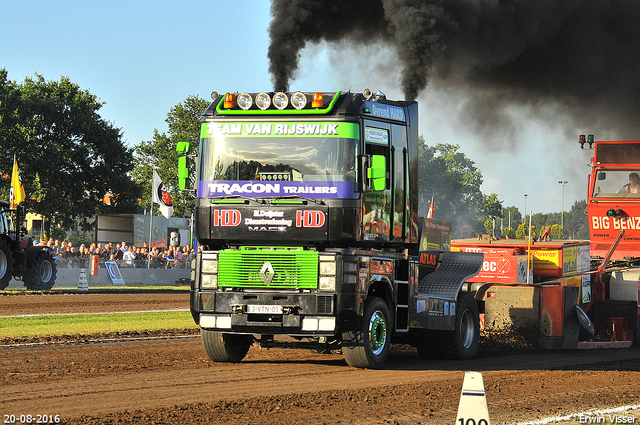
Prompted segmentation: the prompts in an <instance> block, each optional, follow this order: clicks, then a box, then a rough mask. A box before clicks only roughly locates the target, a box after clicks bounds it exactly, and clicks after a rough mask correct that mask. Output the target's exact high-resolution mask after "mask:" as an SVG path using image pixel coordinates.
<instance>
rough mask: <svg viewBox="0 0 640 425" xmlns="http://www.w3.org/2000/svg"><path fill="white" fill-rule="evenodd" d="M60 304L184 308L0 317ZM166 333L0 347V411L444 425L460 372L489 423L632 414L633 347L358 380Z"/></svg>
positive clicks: (297, 359) (395, 360) (637, 374)
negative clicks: (217, 355)
mask: <svg viewBox="0 0 640 425" xmlns="http://www.w3.org/2000/svg"><path fill="white" fill-rule="evenodd" d="M149 295H152V296H151V297H150V298H149ZM22 297H26V298H29V301H28V302H26V301H24V300H26V298H22ZM30 297H33V298H30ZM60 297H66V298H60ZM78 297H79V298H78ZM38 298H39V299H38ZM170 298H171V299H173V301H168V299H170ZM12 299H13V300H12ZM19 299H22V300H23V301H20V300H19ZM62 299H64V300H66V301H61V300H62ZM32 300H36V301H33V302H32ZM132 300H133V302H132ZM29 304H31V306H32V309H31V310H29V307H27V305H29ZM67 304H69V305H67ZM70 304H75V305H77V304H82V307H80V308H77V309H76V310H74V312H81V311H82V310H85V309H87V310H89V311H95V309H96V308H104V309H105V311H106V310H109V308H108V306H111V307H112V310H114V311H123V310H122V309H123V308H124V306H125V305H127V304H128V305H130V306H131V308H132V309H135V310H145V309H147V310H159V309H172V308H176V309H184V308H186V307H188V294H173V295H166V296H165V295H163V294H145V295H144V296H139V295H138V294H123V295H115V294H103V295H98V294H82V295H56V296H53V295H29V296H20V295H18V296H16V295H14V296H0V316H6V315H8V314H7V312H8V311H11V312H12V313H11V314H33V313H36V312H37V311H39V312H42V311H43V309H42V306H43V305H46V306H47V309H48V310H49V311H48V312H49V313H53V312H55V311H51V310H55V308H59V309H60V310H64V312H68V311H66V310H65V309H70V308H72V307H71V306H70ZM9 305H12V306H13V307H11V308H9V307H8V306H9ZM54 305H57V307H54ZM16 306H20V307H16ZM34 306H35V307H37V308H36V309H35V310H36V311H34V309H33V307H34ZM97 306H102V307H97ZM14 307H15V308H14ZM18 311H20V312H18ZM61 312H62V311H61ZM189 333H191V334H192V335H188V334H189ZM175 334H181V335H184V336H183V337H180V338H161V339H137V340H133V339H129V340H124V341H105V342H100V343H73V344H70V343H66V344H65V343H59V344H44V345H35V346H33V345H22V346H6V345H5V346H3V347H2V348H1V349H0V353H1V354H2V355H1V356H0V382H1V384H0V412H2V414H9V415H11V414H13V415H16V416H17V417H19V416H20V415H32V416H34V422H35V419H36V416H37V415H44V414H47V415H60V418H61V420H62V422H63V423H78V424H80V423H82V424H85V423H95V424H99V423H226V422H232V423H239V424H242V423H264V424H267V423H268V424H274V423H292V424H302V423H309V424H315V423H325V424H339V423H340V424H373V423H376V424H377V423H392V424H418V423H443V424H444V423H447V424H453V423H454V422H455V418H456V413H457V408H458V403H459V399H460V389H461V385H462V380H463V377H464V372H465V371H468V370H475V371H480V372H482V374H483V378H484V383H485V389H486V394H487V401H488V404H489V411H490V414H491V420H492V423H493V424H498V423H514V422H519V421H525V420H531V419H535V418H543V417H548V416H553V415H561V414H568V413H571V412H576V411H588V410H589V409H593V408H606V407H612V406H620V405H633V404H640V385H639V384H640V349H638V348H632V349H627V350H612V351H590V352H586V351H565V352H532V353H530V354H511V355H506V354H505V355H491V356H484V357H481V358H479V359H477V360H473V361H469V362H462V363H461V362H452V361H442V362H425V361H423V360H420V358H419V357H418V356H417V354H416V353H415V352H414V351H413V350H409V349H406V348H405V347H395V346H394V351H393V352H392V353H391V355H390V357H389V360H388V362H387V364H386V367H385V369H384V370H360V369H353V368H350V367H348V366H347V365H346V363H345V362H344V360H343V359H342V357H341V356H338V355H321V354H314V353H310V352H308V351H302V350H284V349H272V350H260V349H259V348H257V347H252V348H251V350H250V351H249V355H248V356H247V358H246V359H245V361H243V362H242V363H240V364H216V363H212V362H210V361H208V360H207V359H206V357H205V355H204V352H203V350H202V347H201V345H200V340H199V337H198V336H197V335H193V332H184V331H182V330H178V331H176V332H175ZM109 336H113V335H109ZM138 336H145V335H138ZM158 336H162V335H158ZM165 336H166V335H165ZM94 337H95V336H92V338H94ZM73 339H76V340H77V339H78V338H77V336H74V337H73ZM8 342H10V341H4V342H3V343H4V344H7V343H8ZM636 413H637V412H634V413H633V414H636ZM635 423H640V419H636V422H635Z"/></svg>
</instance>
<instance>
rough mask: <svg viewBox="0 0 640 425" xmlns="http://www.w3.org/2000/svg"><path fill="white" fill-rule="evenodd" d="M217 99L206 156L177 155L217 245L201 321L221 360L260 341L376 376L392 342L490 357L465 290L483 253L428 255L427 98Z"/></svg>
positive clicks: (206, 260)
mask: <svg viewBox="0 0 640 425" xmlns="http://www.w3.org/2000/svg"><path fill="white" fill-rule="evenodd" d="M212 97H213V99H214V100H213V102H212V103H211V105H210V106H209V107H208V108H207V109H206V111H205V112H204V114H203V117H202V126H201V133H200V147H199V151H198V153H197V154H193V155H192V154H191V153H190V152H189V148H190V147H189V144H188V143H180V144H179V146H178V151H179V152H180V154H181V155H180V158H179V171H178V173H179V176H178V177H179V179H180V186H181V189H184V190H193V191H195V193H196V209H195V235H196V238H197V241H198V244H199V245H200V246H201V247H202V250H201V251H199V252H198V254H197V256H196V259H195V260H194V262H193V264H192V277H191V313H192V315H193V318H194V320H195V321H196V323H197V324H198V325H199V326H200V328H201V335H202V342H203V346H204V350H205V352H206V354H207V355H208V357H209V358H210V359H211V360H214V361H222V362H225V361H226V362H239V361H241V360H242V359H243V358H244V357H245V356H246V354H247V352H248V350H249V348H250V346H251V345H252V344H259V345H260V346H262V347H277V346H281V347H300V348H310V349H313V350H318V351H320V352H333V353H337V352H341V353H342V354H343V356H344V358H345V359H346V361H347V363H348V364H349V365H351V366H354V367H362V368H376V367H380V366H381V365H382V364H383V363H384V362H385V360H386V358H387V355H388V353H389V347H390V344H391V341H394V342H399V343H406V344H411V345H413V346H414V347H416V348H417V349H418V353H419V354H420V355H421V356H423V357H431V356H445V357H448V358H461V359H464V358H469V357H473V356H474V355H475V354H476V351H477V348H478V339H479V309H478V303H477V302H476V300H475V299H474V297H473V294H471V293H468V292H466V291H463V290H462V287H463V284H464V282H465V280H466V279H467V278H469V277H471V276H474V275H475V274H476V273H477V272H478V271H479V270H480V267H481V266H482V258H483V256H482V254H474V253H461V252H449V251H426V250H421V249H420V245H421V244H420V242H421V232H422V227H423V222H424V220H423V219H421V218H419V217H418V190H419V187H418V166H419V165H418V145H417V144H418V104H417V103H416V102H414V101H392V100H388V99H387V98H386V96H385V95H384V94H383V93H381V92H378V93H372V92H371V90H369V89H365V90H364V91H363V92H362V93H352V92H346V93H343V92H332V93H326V92H324V93H320V92H317V93H303V92H295V93H284V92H277V93H274V92H263V93H239V94H238V93H226V94H224V95H218V94H217V93H215V92H214V93H213V94H212ZM192 159H193V160H195V167H193V166H192V165H191V160H192ZM190 168H195V177H194V176H193V173H191V174H190V171H189V170H190ZM423 248H424V247H423Z"/></svg>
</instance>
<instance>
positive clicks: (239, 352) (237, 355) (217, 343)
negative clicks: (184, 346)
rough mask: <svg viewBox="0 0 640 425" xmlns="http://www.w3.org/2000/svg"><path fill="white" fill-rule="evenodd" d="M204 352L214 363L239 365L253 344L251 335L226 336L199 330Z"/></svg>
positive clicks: (220, 333)
mask: <svg viewBox="0 0 640 425" xmlns="http://www.w3.org/2000/svg"><path fill="white" fill-rule="evenodd" d="M200 338H201V339H202V346H203V347H204V352H205V353H206V354H207V357H209V359H211V360H213V361H214V362H226V363H239V362H241V361H242V359H244V358H245V356H246V355H247V353H248V352H249V347H251V344H253V337H252V336H251V335H236V334H226V333H222V332H214V331H208V330H206V329H200Z"/></svg>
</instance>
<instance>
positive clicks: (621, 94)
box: [269, 0, 640, 137]
mask: <svg viewBox="0 0 640 425" xmlns="http://www.w3.org/2000/svg"><path fill="white" fill-rule="evenodd" d="M271 14H272V16H273V19H272V22H271V24H270V28H269V34H270V38H271V43H270V47H269V60H270V66H269V71H270V72H271V74H272V79H273V84H274V89H276V90H285V89H288V86H289V82H290V81H291V80H292V79H293V78H294V77H295V73H296V70H297V68H298V60H299V56H300V52H301V50H302V49H303V48H304V47H305V46H306V44H307V43H314V42H319V41H323V40H324V41H328V42H331V41H346V42H351V43H354V44H356V45H357V44H370V43H372V42H377V41H381V40H382V41H384V42H388V43H390V44H391V45H393V46H394V47H395V50H396V52H397V55H398V58H399V60H400V62H401V64H400V66H401V68H402V75H401V86H402V89H403V91H404V94H405V98H406V99H408V100H409V99H415V98H416V97H417V96H418V95H419V94H420V92H421V91H422V90H424V89H425V88H426V86H427V84H428V83H429V82H430V81H431V80H437V81H438V84H439V85H444V86H451V87H458V88H472V89H474V90H478V91H479V92H482V93H483V94H482V98H483V104H484V106H486V105H487V104H491V102H492V101H494V100H495V101H496V102H497V103H498V104H502V106H504V104H505V103H507V104H508V103H511V102H517V103H526V104H530V105H533V106H536V105H543V104H555V105H558V104H562V105H565V106H569V107H570V108H571V110H572V114H573V115H574V116H578V115H580V114H583V113H591V114H594V112H593V111H596V110H597V111H598V112H597V117H594V116H591V117H590V119H592V120H593V119H594V118H596V119H600V120H602V119H603V117H606V118H607V119H608V120H610V121H611V122H609V123H608V125H607V127H610V128H613V126H615V125H620V124H624V125H626V126H627V129H628V130H632V129H633V130H634V131H635V132H636V133H637V132H638V130H640V124H639V123H640V120H638V119H637V118H636V117H637V116H638V113H639V112H640V31H638V28H640V2H635V1H628V0H535V1H523V0H501V1H489V0H484V1H483V0H474V1H471V0H431V1H427V0H337V1H336V0H331V1H329V0H324V1H323V0H273V1H272V4H271ZM589 111H590V112H589ZM632 137H633V136H632ZM635 137H639V136H638V134H636V135H635Z"/></svg>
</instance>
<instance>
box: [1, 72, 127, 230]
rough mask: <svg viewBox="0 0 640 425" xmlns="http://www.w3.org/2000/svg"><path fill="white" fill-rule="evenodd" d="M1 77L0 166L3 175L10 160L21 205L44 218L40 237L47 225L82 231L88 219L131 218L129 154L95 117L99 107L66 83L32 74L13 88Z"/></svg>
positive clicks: (86, 93)
mask: <svg viewBox="0 0 640 425" xmlns="http://www.w3.org/2000/svg"><path fill="white" fill-rule="evenodd" d="M6 77H7V73H6V70H2V72H0V85H1V86H2V88H1V89H0V96H2V98H0V104H4V103H5V101H7V102H8V103H9V105H10V108H11V110H10V111H2V113H3V114H2V125H1V126H0V142H1V143H2V146H1V148H2V153H3V155H2V156H1V157H0V167H1V169H3V170H10V169H11V166H12V164H13V154H14V153H15V154H16V156H17V159H18V165H19V167H20V172H21V174H22V177H23V185H24V187H25V192H26V193H27V198H28V199H27V200H26V201H25V205H26V206H27V208H28V209H29V210H31V211H33V212H35V213H37V214H41V215H42V216H43V217H44V230H45V232H46V233H47V234H49V232H50V227H51V223H52V222H54V223H57V224H60V225H61V226H62V227H63V228H68V227H70V226H71V225H72V224H73V223H74V222H76V221H77V220H78V219H80V221H81V224H82V223H84V224H85V227H88V220H89V218H91V217H93V216H94V215H95V214H96V213H125V212H135V210H136V208H137V198H138V196H139V191H138V188H137V186H136V185H135V183H134V182H133V181H132V180H131V178H130V176H129V172H130V171H131V169H132V168H133V156H132V151H131V150H130V149H128V148H126V147H125V146H124V144H123V142H122V133H121V130H120V129H119V128H116V127H114V126H113V125H112V124H111V123H109V122H107V121H105V120H104V119H103V118H102V117H100V115H99V114H98V111H99V110H100V108H101V107H102V105H103V103H102V102H99V101H98V100H97V97H96V96H95V95H93V94H91V93H90V92H89V91H88V90H82V89H80V87H79V86H78V85H77V84H75V83H72V82H71V81H70V80H69V78H67V77H61V78H60V81H45V79H44V77H43V76H42V75H38V74H35V77H34V78H29V77H27V78H25V80H24V82H23V83H22V84H19V85H18V84H16V83H11V82H8V80H7V79H6ZM17 93H19V98H16V94H17ZM5 118H7V119H6V120H5ZM106 195H110V200H109V202H108V203H105V202H104V199H105V196H106Z"/></svg>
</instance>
